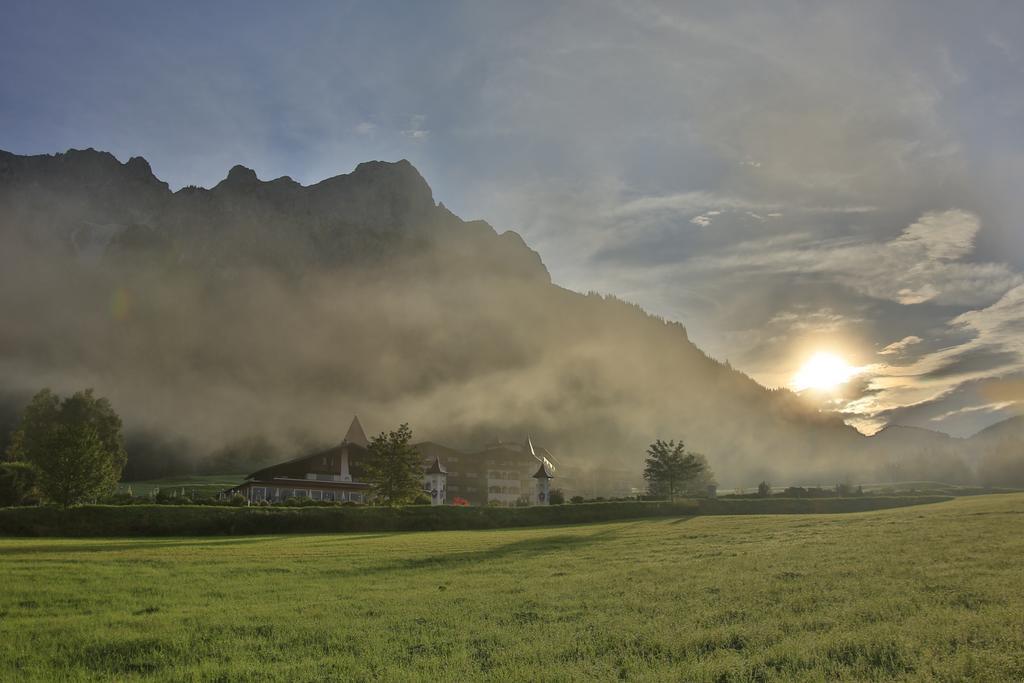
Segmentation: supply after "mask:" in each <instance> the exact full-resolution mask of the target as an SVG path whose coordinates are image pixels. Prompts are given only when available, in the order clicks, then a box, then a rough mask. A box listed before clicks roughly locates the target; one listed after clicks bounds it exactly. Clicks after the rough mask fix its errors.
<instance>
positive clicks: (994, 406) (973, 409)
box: [931, 401, 1014, 422]
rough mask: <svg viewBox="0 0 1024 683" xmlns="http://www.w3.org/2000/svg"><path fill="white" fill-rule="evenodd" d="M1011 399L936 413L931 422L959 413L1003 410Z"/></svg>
mask: <svg viewBox="0 0 1024 683" xmlns="http://www.w3.org/2000/svg"><path fill="white" fill-rule="evenodd" d="M1013 403H1014V402H1013V401H1003V402H1001V403H987V404H985V405H980V406H967V407H965V408H958V409H956V410H948V411H946V412H944V413H942V414H941V415H936V416H935V417H933V418H931V421H932V422H942V421H944V420H948V419H949V418H951V417H958V416H960V415H966V414H968V413H995V412H999V411H1000V410H1004V409H1006V408H1009V407H1010V406H1012V405H1013Z"/></svg>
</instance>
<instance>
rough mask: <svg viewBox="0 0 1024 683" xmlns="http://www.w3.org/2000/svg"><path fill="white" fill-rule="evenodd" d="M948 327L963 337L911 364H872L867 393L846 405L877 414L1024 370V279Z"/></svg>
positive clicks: (1005, 398) (845, 409)
mask: <svg viewBox="0 0 1024 683" xmlns="http://www.w3.org/2000/svg"><path fill="white" fill-rule="evenodd" d="M947 332H949V333H951V334H957V335H960V336H961V337H963V338H964V340H963V341H961V342H959V343H955V344H951V345H948V346H944V347H942V348H940V349H938V350H936V351H932V352H929V353H924V354H921V355H920V356H919V357H918V358H916V359H914V360H913V362H911V363H910V364H907V365H899V366H896V365H889V364H885V363H879V364H876V365H874V366H872V369H871V371H870V376H871V378H870V380H869V381H868V384H867V390H866V392H865V395H864V396H862V397H860V398H858V399H855V400H852V401H849V402H848V403H846V404H845V405H844V406H843V407H842V411H843V412H844V413H847V414H851V415H860V416H864V417H872V418H878V417H879V416H885V415H887V414H891V413H893V412H895V411H897V410H905V409H906V408H907V407H909V406H922V405H927V404H932V403H936V402H938V401H941V400H943V399H945V398H947V397H949V396H951V395H952V394H954V392H956V391H957V390H959V389H961V388H963V387H965V386H968V385H970V384H974V383H979V382H983V381H986V380H994V379H998V378H1001V377H1006V376H1008V375H1014V374H1017V373H1021V372H1024V285H1018V286H1016V287H1014V288H1012V289H1011V290H1009V291H1008V292H1006V293H1005V294H1004V295H1003V296H1002V297H1000V298H999V300H998V301H996V302H995V303H994V304H992V305H990V306H986V307H984V308H980V309H977V310H971V311H967V312H965V313H962V314H960V315H958V316H956V317H954V318H953V319H951V320H950V321H949V322H948V324H947ZM900 343H901V342H897V344H900ZM1008 386H1009V385H1008ZM1000 397H1001V399H1002V400H995V401H992V402H991V404H997V403H1013V402H1015V400H1016V397H1015V396H1010V395H1008V394H1007V393H1006V392H1005V391H1004V392H1002V394H1001V395H1000ZM993 398H994V397H993ZM1003 407H1004V408H1005V407H1006V406H1003ZM994 410H996V409H994ZM947 412H948V411H947ZM967 412H978V411H967ZM951 416H952V413H951V414H950V415H947V416H946V417H947V418H948V417H951Z"/></svg>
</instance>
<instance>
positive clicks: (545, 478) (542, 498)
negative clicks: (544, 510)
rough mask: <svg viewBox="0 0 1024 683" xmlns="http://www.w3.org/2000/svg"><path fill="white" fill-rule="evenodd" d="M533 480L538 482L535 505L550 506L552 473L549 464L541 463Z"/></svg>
mask: <svg viewBox="0 0 1024 683" xmlns="http://www.w3.org/2000/svg"><path fill="white" fill-rule="evenodd" d="M533 478H534V479H536V480H537V493H536V494H535V496H534V501H533V504H534V505H550V504H551V503H550V500H551V479H552V476H551V472H549V471H548V466H547V463H545V462H543V461H542V462H541V463H540V467H539V468H538V469H537V472H536V474H534V475H533Z"/></svg>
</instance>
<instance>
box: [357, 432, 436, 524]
mask: <svg viewBox="0 0 1024 683" xmlns="http://www.w3.org/2000/svg"><path fill="white" fill-rule="evenodd" d="M410 441H412V430H411V429H409V425H408V424H403V425H401V426H400V427H399V428H398V429H397V430H395V431H392V432H388V433H386V434H385V433H384V432H381V433H380V435H378V436H375V437H373V438H372V439H371V440H370V453H371V457H370V458H369V462H367V464H366V470H367V475H368V477H369V479H370V481H372V482H373V490H374V494H375V495H376V498H377V500H378V501H380V502H382V503H385V504H387V505H403V504H407V503H412V502H414V501H415V500H416V497H417V496H418V495H419V494H420V493H421V492H422V491H423V458H422V457H421V456H420V454H419V451H417V450H416V448H415V447H414V446H412V445H410V443H409V442H410Z"/></svg>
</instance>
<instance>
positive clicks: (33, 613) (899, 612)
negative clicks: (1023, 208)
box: [0, 494, 1024, 681]
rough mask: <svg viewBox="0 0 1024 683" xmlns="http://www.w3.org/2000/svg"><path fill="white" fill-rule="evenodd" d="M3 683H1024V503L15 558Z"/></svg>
mask: <svg viewBox="0 0 1024 683" xmlns="http://www.w3.org/2000/svg"><path fill="white" fill-rule="evenodd" d="M0 578H2V580H3V585H2V590H0V680H3V681H22V680H40V681H56V680H60V681H68V680H70V681H74V680H118V681H131V680H141V679H156V680H169V681H197V680H202V681H207V680H215V681H278V680H281V681H308V680H355V681H360V680H388V681H416V680H423V681H427V680H432V681H436V680H498V681H504V680H515V681H537V680H567V681H568V680H575V681H584V680H616V679H626V680H651V681H655V680H657V681H662V680H683V681H771V680H785V681H790V680H796V681H824V680H857V681H861V680H875V681H882V680H920V681H933V680H938V681H963V680H986V681H1019V680H1024V494H1011V495H992V496H977V497H970V498H958V499H955V500H952V501H949V502H943V503H937V504H932V505H923V506H916V507H908V508H900V509H892V510H882V511H876V512H863V513H849V514H834V515H811V514H807V515H744V516H699V517H679V518H658V519H644V520H631V521H624V522H608V523H601V524H589V525H576V526H560V527H535V528H520V529H497V530H485V531H434V532H413V533H363V534H356V533H351V534H334V535H280V536H247V537H207V538H158V539H157V538H145V539H126V538H120V539H95V540H94V539H88V540H86V539H10V538H8V539H0Z"/></svg>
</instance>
